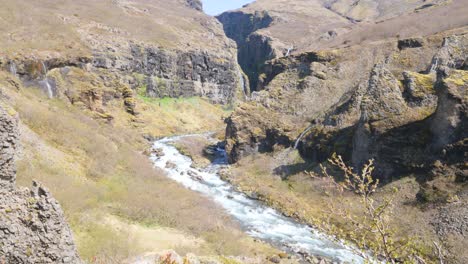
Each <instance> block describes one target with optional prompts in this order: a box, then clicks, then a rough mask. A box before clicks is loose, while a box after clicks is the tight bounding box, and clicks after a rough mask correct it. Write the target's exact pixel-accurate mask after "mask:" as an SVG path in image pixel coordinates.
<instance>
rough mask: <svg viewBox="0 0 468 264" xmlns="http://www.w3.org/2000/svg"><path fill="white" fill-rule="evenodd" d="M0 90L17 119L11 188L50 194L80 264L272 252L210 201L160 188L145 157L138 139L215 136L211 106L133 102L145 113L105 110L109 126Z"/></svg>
mask: <svg viewBox="0 0 468 264" xmlns="http://www.w3.org/2000/svg"><path fill="white" fill-rule="evenodd" d="M2 79H3V80H8V79H11V77H6V78H2ZM18 83H19V82H18ZM2 85H4V86H3V87H6V89H2V91H1V92H2V93H1V94H2V104H4V105H10V106H11V107H12V109H14V110H12V111H16V112H17V113H18V115H19V117H20V120H21V123H20V130H21V146H22V147H21V151H20V155H19V157H18V164H17V165H18V184H19V185H22V186H29V185H30V182H31V180H33V179H35V180H38V181H40V182H42V183H43V184H44V185H45V186H47V187H48V188H49V189H50V191H51V193H52V194H53V195H54V196H55V197H56V198H57V200H58V201H59V202H60V204H61V205H62V207H63V209H64V211H65V214H66V218H67V221H68V222H69V224H70V226H71V228H72V231H73V232H74V236H75V240H76V243H77V246H78V249H79V253H80V256H81V257H82V259H83V260H85V261H87V262H89V263H125V262H128V261H129V260H131V259H132V258H134V257H136V256H139V255H142V254H147V253H149V252H161V251H164V250H167V249H173V250H176V251H177V253H178V254H181V255H182V256H183V255H185V254H186V253H193V254H196V255H199V256H215V257H214V259H218V261H220V262H221V263H234V262H230V261H231V260H230V258H227V257H226V258H225V257H216V256H223V255H224V256H244V257H247V258H249V257H252V258H253V260H255V258H258V257H256V256H269V255H271V254H277V253H278V251H277V250H275V249H273V248H272V247H270V246H268V245H266V244H263V243H259V242H255V241H254V239H252V238H250V237H249V236H247V235H246V234H244V233H243V232H242V230H241V229H240V227H239V224H238V223H236V222H235V221H233V220H232V219H231V218H230V217H229V216H227V215H226V214H225V213H224V212H223V210H222V209H221V208H219V206H217V205H216V204H215V203H213V202H212V201H211V200H210V199H208V198H206V197H204V196H202V195H200V194H198V193H195V192H192V191H189V190H186V189H185V188H184V187H182V186H180V185H178V184H177V183H175V182H173V181H171V180H169V179H168V178H167V177H166V176H165V175H164V173H163V172H162V171H161V170H158V169H155V168H153V164H152V163H151V162H150V161H149V159H148V156H147V155H145V153H147V151H146V149H148V148H149V146H150V144H151V142H150V141H147V140H145V139H143V138H144V137H143V136H146V137H147V138H149V139H151V138H157V137H161V136H168V135H174V134H185V133H200V132H206V131H216V130H219V129H222V126H223V121H222V120H223V116H225V115H226V114H228V112H227V110H224V109H223V108H222V107H221V106H216V105H212V104H210V103H208V102H207V101H205V100H203V99H200V98H189V99H149V98H145V97H143V96H141V97H139V98H137V100H138V101H137V102H138V105H139V107H142V108H144V109H145V113H144V114H142V115H139V116H138V120H135V117H134V116H132V115H130V114H128V113H126V112H125V110H124V108H123V107H122V106H120V105H115V106H112V105H110V106H108V110H109V112H110V113H112V115H113V116H114V120H113V121H112V123H109V122H108V121H107V120H106V119H101V118H96V115H95V114H96V113H95V112H93V111H89V110H86V109H83V107H81V106H76V105H71V104H70V103H68V102H67V100H63V99H48V98H47V97H46V96H45V95H44V94H43V93H41V92H40V91H39V90H37V89H35V88H31V87H29V88H26V87H22V86H21V87H20V89H16V88H15V87H14V86H12V85H11V84H9V83H7V82H5V83H2ZM155 120H157V121H155ZM150 132H151V133H150ZM219 258H222V260H219ZM260 259H264V257H261V258H260ZM253 260H252V261H253ZM223 261H224V262H223ZM253 263H258V260H257V261H253Z"/></svg>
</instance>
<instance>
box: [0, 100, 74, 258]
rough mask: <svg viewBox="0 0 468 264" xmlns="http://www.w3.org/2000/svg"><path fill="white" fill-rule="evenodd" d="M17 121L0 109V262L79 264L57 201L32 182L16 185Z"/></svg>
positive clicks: (71, 237)
mask: <svg viewBox="0 0 468 264" xmlns="http://www.w3.org/2000/svg"><path fill="white" fill-rule="evenodd" d="M16 122H17V121H16V119H15V118H13V117H11V116H10V115H9V114H8V113H6V112H5V111H4V109H3V108H1V107H0V140H1V141H0V142H1V144H2V148H1V149H0V158H1V160H0V162H1V163H0V173H1V175H0V176H1V177H0V262H2V263H24V264H26V263H81V260H80V258H79V256H78V253H77V251H76V247H75V244H74V241H73V235H72V233H71V230H70V228H69V227H68V224H67V223H66V221H65V217H64V214H63V211H62V209H61V208H60V205H59V204H58V202H57V201H56V200H55V199H54V198H53V197H52V195H51V194H50V193H49V192H48V190H47V189H46V188H44V187H43V186H41V185H40V184H39V183H37V182H34V183H33V187H32V189H31V190H29V189H27V188H18V187H16V186H15V178H16V170H15V164H14V156H15V151H16V148H17V141H18V131H17V124H16Z"/></svg>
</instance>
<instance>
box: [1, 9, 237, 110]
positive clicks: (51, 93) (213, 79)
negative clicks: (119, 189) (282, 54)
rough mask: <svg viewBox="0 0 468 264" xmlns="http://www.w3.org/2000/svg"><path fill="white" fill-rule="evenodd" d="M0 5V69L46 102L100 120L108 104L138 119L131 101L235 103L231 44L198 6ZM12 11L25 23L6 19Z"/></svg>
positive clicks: (12, 18) (235, 80)
mask: <svg viewBox="0 0 468 264" xmlns="http://www.w3.org/2000/svg"><path fill="white" fill-rule="evenodd" d="M2 5H3V6H5V8H4V9H2V11H1V12H7V11H6V10H9V11H8V12H7V13H2V14H1V16H2V18H3V19H2V22H0V23H1V24H2V30H1V34H4V35H5V36H7V35H9V36H10V37H9V38H8V39H6V40H5V41H2V43H1V48H2V53H0V68H2V69H3V70H6V71H9V72H10V73H12V74H14V75H16V76H18V77H19V78H20V79H21V80H22V81H23V83H24V85H25V86H37V87H40V88H41V89H42V90H43V91H44V92H45V94H46V95H47V96H48V97H60V98H65V99H69V101H70V102H71V103H73V104H77V103H82V104H84V105H86V107H87V108H89V109H90V110H92V111H95V112H97V113H100V114H101V115H106V105H107V103H108V102H110V101H115V100H117V101H121V104H122V105H124V107H125V108H126V109H127V110H128V112H129V113H130V114H138V111H137V110H136V105H135V100H134V97H135V96H137V95H141V96H145V97H190V96H201V97H204V98H207V99H209V100H210V101H211V102H213V103H219V104H228V103H231V102H233V101H234V100H235V99H236V95H237V92H238V89H239V85H240V79H241V76H242V75H241V73H240V71H239V69H238V66H237V60H236V57H235V52H236V51H235V44H234V43H233V42H232V41H231V40H229V39H227V38H226V37H225V35H224V33H223V31H222V27H221V25H220V24H219V22H218V21H217V20H216V19H214V18H211V17H209V16H207V15H205V14H204V13H203V12H200V11H201V10H202V4H201V2H200V1H198V0H194V1H187V0H180V1H175V2H174V1H168V0H159V1H152V2H151V1H140V0H139V1H123V0H118V1H114V0H112V1H111V0H106V1H98V2H96V1H86V2H82V3H79V4H78V3H75V2H74V1H66V2H65V3H64V4H63V5H48V4H44V3H42V2H37V1H26V2H22V3H18V2H17V1H9V0H5V1H2ZM25 10H27V12H26V11H25ZM71 10H76V11H73V12H72V11H71ZM19 12H26V13H24V14H23V15H24V16H25V17H26V16H27V17H29V18H30V20H28V21H26V20H18V19H17V18H16V17H14V16H12V15H10V14H15V13H19ZM39 21H41V22H39ZM14 28H15V30H16V31H15V32H14V33H13V31H12V30H13V29H14ZM40 32H47V34H41V33H40ZM202 40H203V41H202ZM84 80H86V81H85V82H83V81H84ZM77 82H81V85H79V86H78V85H77ZM77 87H78V88H79V89H77ZM239 91H240V90H239Z"/></svg>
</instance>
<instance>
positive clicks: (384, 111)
mask: <svg viewBox="0 0 468 264" xmlns="http://www.w3.org/2000/svg"><path fill="white" fill-rule="evenodd" d="M419 43H420V44H421V45H423V46H419V45H416V46H415V45H412V46H411V47H408V48H405V49H400V47H399V46H401V44H400V43H397V42H395V43H393V44H391V43H382V44H376V45H374V46H369V47H362V48H359V49H357V48H349V49H348V48H344V49H343V50H337V51H333V52H312V53H308V54H301V55H297V56H292V57H289V58H281V59H276V60H273V61H270V62H268V63H267V64H266V67H265V68H264V69H265V71H264V72H265V73H266V75H267V76H266V77H265V78H264V80H263V85H264V87H265V90H264V91H261V92H256V93H254V94H253V96H252V100H253V101H254V102H250V103H249V104H250V105H257V106H256V108H261V109H262V108H265V109H267V110H265V113H264V114H263V115H262V116H260V117H259V116H255V115H252V114H249V113H245V112H246V111H245V110H243V109H242V108H241V109H238V110H236V111H235V112H234V114H233V116H232V117H231V118H230V119H229V120H228V129H227V132H228V133H227V143H228V144H227V146H228V148H227V150H228V154H229V155H230V157H231V161H233V162H235V161H237V160H238V159H239V158H240V157H242V156H245V155H248V154H251V153H254V152H256V151H259V150H258V149H255V148H252V147H251V146H255V145H258V144H259V142H262V144H265V143H266V144H269V147H268V148H264V149H271V150H274V149H275V146H282V145H284V140H282V138H280V137H276V139H275V137H272V136H271V133H270V132H269V131H270V130H271V128H274V129H276V130H279V131H283V134H284V135H285V136H286V137H287V138H288V141H289V142H290V146H289V147H294V146H295V145H296V144H295V143H296V139H298V141H297V148H298V150H299V152H300V154H301V155H302V156H303V157H304V158H306V159H307V160H309V161H311V162H324V161H326V160H327V159H328V158H329V157H330V156H331V155H332V153H334V152H336V153H338V154H340V155H343V156H344V158H345V159H346V160H347V162H349V163H351V164H353V166H354V167H356V168H358V167H360V166H361V165H362V164H363V163H365V162H367V160H369V159H375V164H376V168H377V171H376V174H377V175H378V176H379V177H380V178H381V180H384V181H391V180H392V179H393V178H395V177H399V176H400V175H404V174H405V173H408V172H418V173H419V172H421V173H423V174H424V172H428V171H430V170H431V169H432V168H433V164H434V162H436V161H438V160H439V161H442V162H444V164H452V165H454V166H458V168H459V170H458V171H459V172H460V173H458V174H457V175H458V176H457V177H458V178H459V179H464V178H465V177H466V175H464V173H463V169H462V167H463V160H466V158H467V157H466V155H467V154H466V153H468V151H467V132H466V131H467V129H466V118H467V110H466V109H467V107H466V102H465V101H466V98H468V97H467V95H466V91H467V89H466V88H467V85H468V80H467V75H466V74H467V71H466V68H465V67H466V54H467V53H466V48H467V44H468V39H467V35H466V34H461V35H454V36H449V37H445V38H443V39H442V38H441V37H440V38H435V37H432V38H430V39H423V40H421V42H419ZM441 43H442V46H441ZM389 44H391V45H389ZM430 45H431V46H430ZM413 46H414V47H413ZM366 49H367V50H366ZM431 58H432V59H431ZM316 97H319V98H320V100H316ZM258 105H260V107H259V106H258ZM314 105H315V106H320V105H321V106H325V108H320V107H314ZM273 117H274V118H273ZM273 119H274V120H273ZM265 120H270V121H271V122H270V121H269V123H267V124H268V125H267V126H264V125H257V124H265ZM286 123H290V124H292V126H291V125H289V128H288V126H287V125H285V124H286ZM304 124H305V125H304ZM297 126H299V127H297ZM300 127H303V129H300ZM306 127H307V129H306V130H304V129H305V128H306ZM285 128H288V129H287V132H286V133H285V132H284V131H285V130H284V129H285ZM301 132H304V135H302V136H301V137H299V135H300V134H301ZM460 166H461V167H460ZM465 174H466V173H465Z"/></svg>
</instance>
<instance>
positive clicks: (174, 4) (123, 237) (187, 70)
mask: <svg viewBox="0 0 468 264" xmlns="http://www.w3.org/2000/svg"><path fill="white" fill-rule="evenodd" d="M0 4H1V6H2V8H1V10H0V13H1V15H0V17H1V18H0V34H1V35H2V37H3V38H2V41H0V46H1V48H0V50H1V51H0V58H1V59H0V61H1V67H0V100H1V102H2V105H3V103H5V104H6V105H9V106H10V107H11V108H13V109H15V110H16V111H17V113H18V115H19V117H20V120H21V122H19V129H20V131H21V134H20V135H19V140H20V141H21V147H20V148H19V150H20V151H19V152H18V179H17V181H18V185H19V186H29V185H30V183H31V181H32V180H38V181H40V182H42V183H44V185H45V186H47V187H48V189H49V190H50V193H52V194H53V196H54V197H55V198H56V199H57V200H58V201H59V202H60V204H61V206H62V208H63V214H64V215H65V216H66V218H67V220H68V221H69V223H70V227H71V229H72V231H73V233H74V237H75V239H76V245H77V248H78V251H79V253H80V256H81V257H82V259H83V260H84V261H87V262H91V263H94V262H99V263H128V262H130V261H131V260H133V259H137V258H138V257H141V256H146V255H152V254H153V255H154V256H160V257H164V256H165V255H161V254H164V253H161V252H163V251H165V250H168V249H174V250H177V252H178V253H179V254H182V256H183V255H185V254H187V253H189V252H191V253H194V254H197V255H199V256H207V257H206V259H207V261H211V262H214V263H220V262H221V263H222V262H223V261H224V262H226V261H230V258H229V257H223V255H229V256H242V257H246V258H249V257H252V261H251V262H252V263H261V262H262V261H263V260H264V259H265V258H266V257H267V256H269V255H271V254H278V253H279V252H278V251H277V250H275V249H273V248H272V247H271V246H269V245H266V244H264V243H261V242H257V241H254V240H253V239H252V238H250V237H249V236H247V234H245V233H244V232H242V229H241V227H240V226H239V225H238V223H237V222H235V221H233V220H232V219H230V217H229V216H227V215H226V214H225V213H224V212H223V210H222V209H221V208H219V206H217V205H216V204H215V203H214V202H213V201H211V200H209V199H208V198H206V197H204V196H202V195H199V194H197V193H194V192H192V191H190V190H187V189H185V188H184V187H182V186H179V185H178V184H177V183H175V182H173V181H171V180H169V179H168V178H167V177H166V176H165V174H164V172H163V171H161V170H158V169H155V168H154V167H153V164H152V163H151V162H150V160H149V159H148V155H149V154H150V150H149V145H150V144H151V142H152V141H153V140H154V139H155V138H160V137H165V136H171V135H178V134H188V133H205V132H208V131H217V130H219V129H223V121H222V120H223V118H224V117H225V115H227V113H229V111H230V110H229V107H230V105H231V103H234V101H235V99H236V92H237V89H238V82H239V78H240V74H239V71H238V65H237V63H236V58H235V55H234V54H235V44H234V43H233V42H232V41H230V40H229V39H227V38H226V37H225V36H224V33H223V31H222V27H221V25H220V24H219V22H217V20H215V19H213V18H210V17H208V16H206V15H205V14H203V13H202V12H200V1H168V0H158V1H154V0H151V1H146V0H136V1H110V0H109V1H107V0H105V1H81V2H79V3H78V2H76V1H59V2H57V1H48V0H41V1H21V2H18V1H7V0H6V1H0ZM167 97H174V98H167ZM214 103H215V104H214ZM218 103H219V104H218ZM2 128H3V124H2ZM2 140H3V138H2ZM2 143H3V142H2ZM7 145H8V144H5V146H7ZM4 150H5V151H7V152H8V149H6V148H5V149H4ZM1 154H2V158H3V152H2V153H1ZM7 158H9V156H8V157H7ZM2 162H3V160H2ZM1 172H2V173H3V172H5V173H6V172H9V171H8V170H6V169H5V170H3V168H2V171H1ZM4 177H6V180H5V181H8V184H10V182H13V180H12V179H11V177H10V176H8V175H6V176H4V175H3V174H1V175H0V178H1V179H2V181H1V186H2V204H4V203H3V202H5V204H6V203H8V204H10V203H11V204H13V205H14V206H15V207H13V206H12V208H3V207H2V210H3V211H2V212H3V213H6V217H10V216H11V217H10V218H11V219H8V220H5V221H3V218H2V223H3V222H4V223H7V224H9V223H10V222H8V221H10V220H12V221H16V220H17V219H16V218H13V216H14V217H17V218H20V219H21V220H23V222H22V224H24V225H27V227H28V228H29V227H30V226H28V225H29V224H32V225H33V227H32V229H31V230H29V229H28V228H25V229H23V228H22V227H21V230H18V232H19V231H21V236H20V234H19V233H13V231H15V230H13V228H10V227H8V230H12V231H11V233H10V231H6V230H5V231H4V232H3V231H2V232H0V234H2V236H1V238H2V239H3V238H4V237H6V239H7V240H8V241H6V242H8V243H5V245H7V247H5V248H4V247H0V251H1V252H0V253H1V254H0V255H1V256H0V262H2V261H3V259H2V258H1V257H3V256H4V254H3V253H5V256H7V255H8V254H17V255H18V256H21V257H24V259H25V261H24V262H26V263H29V262H31V263H36V262H37V263H42V261H40V260H39V261H36V260H35V259H34V258H36V257H37V258H39V257H41V256H43V255H47V254H49V255H50V256H51V258H52V257H53V258H54V259H53V260H51V261H50V262H53V263H55V262H59V261H60V260H57V259H56V258H59V257H60V256H62V255H64V256H65V255H66V254H71V253H75V254H76V251H73V252H72V251H71V250H69V248H71V247H73V249H74V246H73V245H71V244H70V245H68V244H67V245H65V246H64V247H63V252H58V253H57V252H56V251H57V250H56V248H54V246H55V244H56V242H57V241H56V240H65V241H67V240H66V239H67V238H68V235H69V234H70V232H69V231H70V230H68V229H61V228H62V226H61V225H58V224H57V225H54V226H52V227H51V228H49V226H48V224H49V223H48V222H47V223H45V224H44V225H42V222H41V221H36V220H37V219H36V218H33V219H29V215H25V214H28V213H29V214H31V215H35V214H41V213H43V214H46V217H48V216H50V219H49V220H51V221H55V220H57V219H59V218H60V217H62V216H63V214H62V212H61V211H60V210H58V209H57V208H58V206H57V204H56V202H55V200H53V199H52V198H51V194H50V193H49V192H46V191H45V189H44V188H43V187H40V186H34V188H33V193H32V194H30V192H29V191H26V190H24V189H21V188H17V189H15V190H14V191H13V190H12V191H11V192H10V191H9V190H8V191H7V192H3V184H4V181H3V178H4ZM3 193H5V195H3ZM13 193H15V194H18V195H17V196H13V195H12V194H13ZM6 194H8V195H6ZM10 194H11V195H10ZM33 199H35V200H33ZM36 201H37V204H38V205H37V206H36V203H35V202H36ZM41 205H44V206H45V207H47V208H39V209H38V208H37V207H40V206H41ZM23 207H24V208H27V209H26V210H25V211H21V213H20V212H19V211H18V212H17V211H16V209H17V208H23ZM10 209H12V210H13V211H12V212H10ZM55 209H57V210H55ZM23 213H24V214H23ZM2 216H4V215H3V214H2ZM41 217H42V215H41ZM39 218H40V217H39ZM41 219H42V218H40V219H39V220H41ZM29 220H31V222H28V221H29ZM34 227H38V228H39V229H40V230H35V229H34ZM43 227H44V228H48V230H50V231H51V232H52V231H53V232H52V234H53V236H51V237H46V238H45V239H43V240H44V241H45V245H41V246H43V248H40V247H38V250H37V251H36V248H30V250H29V249H28V243H30V242H31V244H34V243H35V242H36V240H37V239H39V240H40V239H42V238H43V237H42V236H43V234H44V232H43V230H42V229H41V228H43ZM54 228H56V229H54ZM34 231H37V234H36V232H34ZM55 231H57V232H58V233H60V234H57V235H55V233H56V232H55ZM7 232H8V233H7ZM23 235H24V236H25V239H24V241H23V242H24V244H22V243H18V241H17V240H16V239H18V238H22V237H23ZM47 235H48V234H47V233H46V236H47ZM26 236H27V237H26ZM2 242H3V240H2ZM10 242H11V243H10ZM49 242H50V243H49ZM59 242H60V241H59ZM13 243H14V245H17V246H18V250H20V251H21V252H16V251H15V250H16V249H15V247H14V246H13ZM48 244H50V248H47V245H48ZM2 245H3V244H2ZM34 245H35V244H34ZM43 249H44V250H43ZM31 250H32V251H31ZM70 252H71V253H70ZM60 254H62V255H60ZM25 255H26V256H25ZM46 257H47V256H46ZM70 257H73V256H72V255H70ZM29 259H32V261H29ZM67 260H70V259H67ZM71 261H73V258H72V259H71ZM45 262H47V260H45ZM6 263H16V262H15V261H12V262H10V261H6ZM20 263H21V262H20Z"/></svg>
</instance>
